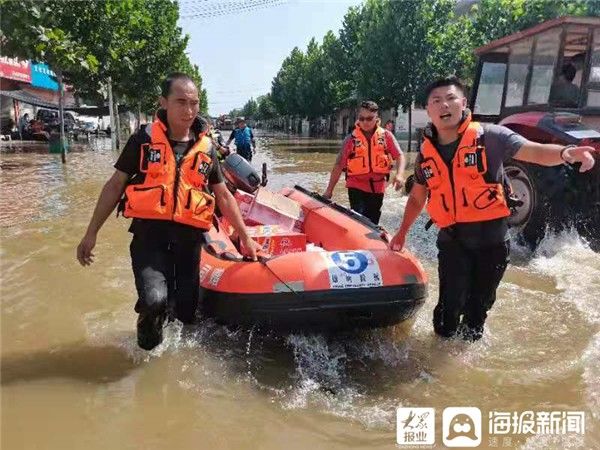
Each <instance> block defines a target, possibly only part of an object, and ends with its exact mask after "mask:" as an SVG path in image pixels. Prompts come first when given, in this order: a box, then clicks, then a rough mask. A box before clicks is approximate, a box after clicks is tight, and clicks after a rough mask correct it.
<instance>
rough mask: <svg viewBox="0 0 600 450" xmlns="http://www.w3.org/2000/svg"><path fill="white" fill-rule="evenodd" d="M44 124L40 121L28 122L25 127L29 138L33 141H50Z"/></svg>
mask: <svg viewBox="0 0 600 450" xmlns="http://www.w3.org/2000/svg"><path fill="white" fill-rule="evenodd" d="M44 128H45V125H44V122H42V121H41V120H36V119H33V120H31V121H29V126H28V127H27V134H28V136H31V137H32V138H33V140H34V141H48V140H50V133H49V132H48V131H46V130H45V129H44Z"/></svg>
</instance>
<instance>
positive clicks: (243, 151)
mask: <svg viewBox="0 0 600 450" xmlns="http://www.w3.org/2000/svg"><path fill="white" fill-rule="evenodd" d="M236 150H237V153H238V155H240V156H241V157H242V158H244V159H245V160H246V161H248V162H251V161H252V147H251V146H250V144H248V145H236Z"/></svg>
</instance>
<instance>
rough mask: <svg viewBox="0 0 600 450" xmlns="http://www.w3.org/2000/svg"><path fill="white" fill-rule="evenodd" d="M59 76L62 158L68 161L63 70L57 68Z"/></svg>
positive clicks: (63, 160)
mask: <svg viewBox="0 0 600 450" xmlns="http://www.w3.org/2000/svg"><path fill="white" fill-rule="evenodd" d="M57 72H58V73H57V78H58V120H59V121H60V141H59V142H60V159H61V161H62V163H63V164H66V163H67V148H66V146H65V98H64V92H63V91H64V85H63V76H62V70H57Z"/></svg>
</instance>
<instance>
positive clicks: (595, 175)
mask: <svg viewBox="0 0 600 450" xmlns="http://www.w3.org/2000/svg"><path fill="white" fill-rule="evenodd" d="M475 53H476V55H477V56H478V58H479V61H478V65H477V72H476V75H475V79H474V84H473V92H472V97H471V102H470V108H471V111H472V112H473V117H474V118H475V119H476V120H478V121H480V122H492V123H499V124H501V125H504V126H506V127H508V128H510V129H512V130H514V131H516V132H517V133H519V134H521V135H523V136H524V137H526V138H527V139H529V140H532V141H536V142H541V143H555V144H561V145H568V144H578V145H590V146H593V147H600V18H598V17H560V18H557V19H553V20H549V21H547V22H543V23H541V24H539V25H537V26H534V27H532V28H529V29H526V30H523V31H520V32H518V33H514V34H512V35H509V36H505V37H503V38H500V39H497V40H495V41H492V42H490V43H489V44H487V45H485V46H483V47H479V48H477V49H476V50H475ZM505 170H506V173H507V175H508V178H509V179H510V181H511V184H512V187H513V190H514V191H515V194H516V196H517V197H519V199H520V200H521V201H522V203H523V205H522V206H521V207H519V208H516V210H515V211H514V212H513V215H512V216H511V219H510V222H511V225H512V226H513V227H515V228H517V229H518V230H520V232H521V235H522V236H524V237H525V241H527V242H529V243H532V244H535V243H536V242H538V241H539V240H540V239H541V237H543V235H544V233H545V231H546V229H547V227H548V226H551V227H557V228H560V227H564V225H565V224H567V223H571V224H572V223H575V224H576V226H577V228H578V230H579V231H580V233H581V234H584V235H586V236H590V237H591V238H592V240H594V241H598V242H600V231H598V230H600V227H598V225H597V224H598V223H600V161H599V162H598V163H597V164H596V167H594V170H593V171H591V173H585V174H579V173H578V172H577V171H576V170H574V169H573V168H571V167H557V168H545V167H544V168H542V167H541V166H537V165H535V164H526V163H521V162H519V161H512V162H510V163H507V164H506V165H505ZM565 202H566V203H565ZM565 204H568V205H569V206H570V207H569V208H565ZM580 228H581V229H580ZM590 232H591V234H590Z"/></svg>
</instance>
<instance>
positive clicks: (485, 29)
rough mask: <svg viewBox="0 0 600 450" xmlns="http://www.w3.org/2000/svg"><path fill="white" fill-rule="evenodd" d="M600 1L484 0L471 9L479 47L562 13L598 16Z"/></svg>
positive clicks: (474, 43) (475, 39)
mask: <svg viewBox="0 0 600 450" xmlns="http://www.w3.org/2000/svg"><path fill="white" fill-rule="evenodd" d="M598 15H600V2H599V1H598V0H552V1H548V0H481V1H480V2H479V3H478V4H476V5H474V6H473V7H472V9H471V22H472V25H473V28H472V42H473V45H474V46H475V47H479V46H481V45H484V44H487V43H488V42H490V41H492V40H494V39H498V38H501V37H503V36H507V35H509V34H512V33H515V32H517V31H520V30H523V29H525V28H529V27H531V26H534V25H537V24H538V23H541V22H544V21H546V20H549V19H554V18H556V17H561V16H598Z"/></svg>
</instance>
